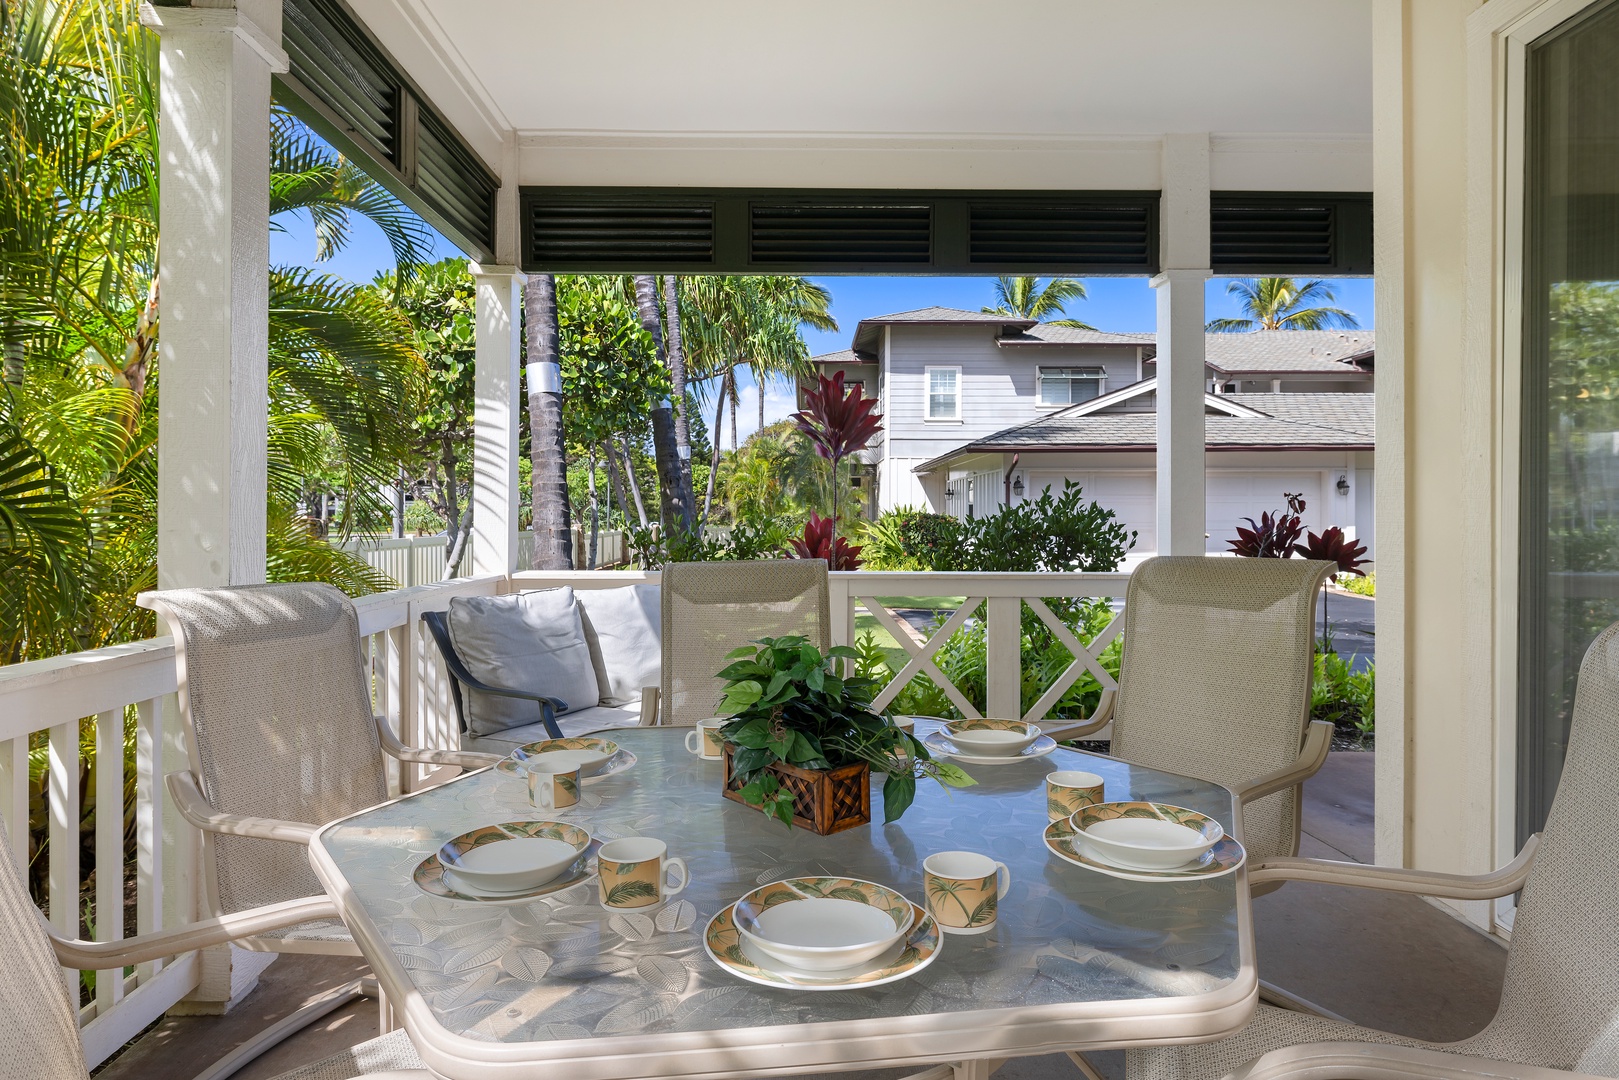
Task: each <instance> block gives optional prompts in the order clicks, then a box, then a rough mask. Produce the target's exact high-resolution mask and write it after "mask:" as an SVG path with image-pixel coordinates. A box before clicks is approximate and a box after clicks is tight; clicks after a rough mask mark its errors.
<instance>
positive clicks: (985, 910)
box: [967, 893, 1000, 926]
mask: <svg viewBox="0 0 1619 1080" xmlns="http://www.w3.org/2000/svg"><path fill="white" fill-rule="evenodd" d="M999 903H1000V897H999V896H997V895H996V894H995V893H990V894H989V895H988V896H986V897H984V900H983V902H982V903H980V904H979V905H978V906H977V907H975V908H973V909H972V911H971V912H970V913H968V915H967V925H968V926H982V925H983V924H984V923H987V922H989V921H990V920H992V919H994V918H995V909H996V907H997V906H998V905H999Z"/></svg>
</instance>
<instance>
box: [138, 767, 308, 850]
mask: <svg viewBox="0 0 1619 1080" xmlns="http://www.w3.org/2000/svg"><path fill="white" fill-rule="evenodd" d="M163 782H164V783H165V784H167V785H168V787H169V794H170V795H171V796H173V798H174V805H175V806H176V807H177V808H178V809H179V811H180V816H181V817H183V818H185V819H186V820H187V821H189V822H191V824H193V825H195V826H196V827H197V828H199V829H202V830H203V831H205V832H215V833H223V834H225V835H227V836H253V837H257V838H258V839H260V840H281V841H283V842H285V843H288V844H306V845H307V844H308V843H309V842H310V841H311V840H313V839H314V838H315V833H316V832H318V831H319V826H316V825H309V824H306V823H304V822H301V821H279V820H277V819H275V818H257V817H244V816H242V815H241V814H225V813H221V812H220V811H218V810H215V809H214V807H213V804H212V803H210V802H209V801H208V799H207V797H206V796H204V795H203V793H202V789H201V788H200V787H198V786H197V778H196V777H195V776H192V775H191V774H190V773H189V772H171V773H169V774H168V775H167V776H165V777H164V778H163Z"/></svg>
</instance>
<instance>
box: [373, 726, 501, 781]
mask: <svg viewBox="0 0 1619 1080" xmlns="http://www.w3.org/2000/svg"><path fill="white" fill-rule="evenodd" d="M371 719H372V721H373V722H375V723H376V725H377V737H378V738H379V739H380V740H381V741H382V749H383V752H385V753H386V754H387V755H388V756H389V757H392V758H398V759H399V760H400V761H415V762H419V763H420V764H423V765H459V766H460V767H461V768H463V769H485V768H488V767H489V766H491V765H498V764H499V763H500V755H499V754H480V753H478V752H477V751H476V750H425V749H422V748H421V747H416V746H406V745H405V744H404V743H402V742H400V741H399V736H397V735H395V734H394V729H393V726H392V725H391V724H389V723H388V718H387V717H386V716H373V717H372V718H371Z"/></svg>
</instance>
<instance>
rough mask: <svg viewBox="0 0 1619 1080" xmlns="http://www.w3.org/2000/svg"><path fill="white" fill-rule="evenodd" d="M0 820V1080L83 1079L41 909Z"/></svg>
mask: <svg viewBox="0 0 1619 1080" xmlns="http://www.w3.org/2000/svg"><path fill="white" fill-rule="evenodd" d="M10 851H11V844H10V843H9V842H8V841H7V839H6V827H5V826H4V825H3V824H0V863H4V864H5V865H4V866H0V926H5V927H8V929H7V930H6V931H5V940H4V942H0V948H3V949H4V950H5V954H6V959H5V963H3V964H0V1080H84V1078H85V1076H86V1075H88V1073H89V1070H88V1069H87V1068H85V1064H84V1048H83V1047H82V1046H81V1045H80V1044H79V1025H78V1023H77V1021H76V1020H75V1019H74V1016H75V1010H74V1008H73V1005H72V1004H71V1003H70V1002H69V1001H68V996H67V986H66V984H65V983H63V981H62V969H61V968H60V967H58V966H57V964H56V955H55V954H54V953H53V952H52V951H51V945H50V941H49V939H47V938H46V937H45V928H44V927H43V926H41V925H40V921H39V912H38V910H37V909H36V908H35V907H34V902H33V900H31V899H30V898H29V896H28V887H27V886H26V885H24V884H23V880H22V876H21V875H20V874H18V873H17V866H16V864H15V863H13V862H12V861H11V855H10V854H9V853H10Z"/></svg>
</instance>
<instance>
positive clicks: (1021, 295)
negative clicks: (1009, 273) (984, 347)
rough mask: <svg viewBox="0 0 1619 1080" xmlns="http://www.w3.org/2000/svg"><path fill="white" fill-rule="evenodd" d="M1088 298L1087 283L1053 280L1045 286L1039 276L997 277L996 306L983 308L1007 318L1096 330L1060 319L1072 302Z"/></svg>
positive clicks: (1067, 279) (1061, 278)
mask: <svg viewBox="0 0 1619 1080" xmlns="http://www.w3.org/2000/svg"><path fill="white" fill-rule="evenodd" d="M1083 299H1085V283H1084V282H1082V281H1079V280H1077V279H1075V278H1063V277H1060V278H1051V279H1050V280H1049V281H1047V282H1046V283H1045V284H1044V285H1041V284H1040V279H1039V278H1037V277H1006V276H1002V277H998V278H996V279H995V301H996V303H995V306H994V307H986V308H984V309H983V312H984V314H986V315H1007V316H1011V317H1012V318H1016V319H1033V320H1034V321H1035V322H1041V323H1045V324H1046V325H1048V326H1067V327H1072V328H1073V329H1075V330H1094V329H1096V327H1094V326H1091V325H1090V324H1088V323H1083V322H1080V321H1079V320H1078V319H1059V318H1056V316H1058V315H1061V314H1063V312H1064V310H1065V309H1066V308H1067V306H1068V303H1069V301H1071V300H1083Z"/></svg>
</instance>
